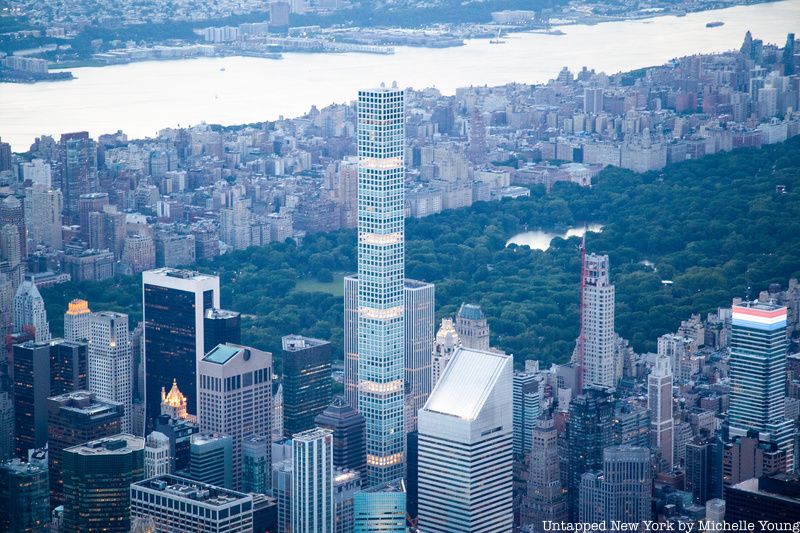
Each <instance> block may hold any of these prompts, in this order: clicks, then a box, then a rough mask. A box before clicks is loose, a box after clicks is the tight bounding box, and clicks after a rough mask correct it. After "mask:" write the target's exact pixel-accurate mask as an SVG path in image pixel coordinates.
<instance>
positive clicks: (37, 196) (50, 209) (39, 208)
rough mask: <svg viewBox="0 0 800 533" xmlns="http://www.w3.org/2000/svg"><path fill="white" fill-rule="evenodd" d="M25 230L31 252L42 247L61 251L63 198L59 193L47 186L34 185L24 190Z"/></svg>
mask: <svg viewBox="0 0 800 533" xmlns="http://www.w3.org/2000/svg"><path fill="white" fill-rule="evenodd" d="M24 205H25V228H26V230H27V232H28V240H29V243H30V246H29V247H28V248H30V249H31V250H35V249H36V246H38V245H44V246H48V247H50V248H52V249H53V250H61V248H62V246H63V240H62V234H61V231H62V224H61V212H62V210H63V198H62V195H61V191H60V190H58V189H52V188H51V187H50V186H49V185H43V184H34V185H33V186H32V187H28V188H27V189H25V203H24Z"/></svg>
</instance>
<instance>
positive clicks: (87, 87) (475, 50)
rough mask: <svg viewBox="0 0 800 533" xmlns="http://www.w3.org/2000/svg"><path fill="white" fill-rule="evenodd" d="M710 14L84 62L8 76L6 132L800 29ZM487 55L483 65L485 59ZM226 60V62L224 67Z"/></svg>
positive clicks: (635, 65) (643, 55) (297, 103)
mask: <svg viewBox="0 0 800 533" xmlns="http://www.w3.org/2000/svg"><path fill="white" fill-rule="evenodd" d="M711 17H712V15H709V14H708V13H695V14H689V15H687V16H685V17H675V16H671V17H659V18H656V19H651V20H650V21H623V22H610V23H606V24H598V25H573V26H570V27H568V28H564V29H565V33H566V35H561V36H551V35H544V34H540V33H530V32H528V33H519V34H513V35H508V36H503V40H504V41H506V42H505V43H504V44H491V43H490V42H489V39H473V40H467V41H465V44H464V46H459V47H454V48H442V49H422V48H411V47H397V48H396V49H395V53H394V54H392V55H368V54H355V53H344V54H299V53H286V54H284V57H285V60H282V61H268V60H264V59H260V58H243V57H224V58H223V57H207V58H206V57H203V58H197V59H192V60H184V61H148V62H142V63H131V64H125V65H112V66H108V67H104V68H79V69H74V70H72V72H73V73H74V74H75V77H76V78H75V79H74V80H71V81H67V82H62V83H57V84H55V83H54V84H33V85H24V86H23V85H15V84H0V101H2V102H3V104H4V105H0V136H2V138H3V141H4V142H10V143H11V144H12V147H13V148H14V150H22V151H24V150H26V149H27V148H28V147H29V146H30V144H31V143H32V142H33V141H34V139H35V138H36V137H37V136H40V135H42V134H52V135H60V134H61V133H65V132H71V131H88V132H89V133H90V134H91V135H93V136H97V135H101V134H104V133H108V132H114V131H117V130H119V129H122V130H123V131H125V132H126V133H127V134H128V135H129V136H130V137H131V138H144V137H148V136H152V135H154V134H156V132H157V131H158V130H160V129H162V128H165V127H175V126H178V125H181V126H188V125H191V124H199V123H201V122H204V121H205V122H208V123H212V124H249V123H253V122H261V121H265V120H275V119H277V118H278V117H279V116H281V115H283V116H285V117H291V116H300V115H303V114H304V113H307V112H308V110H309V109H310V108H311V107H312V106H317V108H322V107H325V106H327V105H330V104H333V103H337V102H338V103H344V102H349V101H351V100H352V99H353V98H354V95H356V94H357V92H358V90H360V89H364V88H365V87H373V86H376V85H378V84H379V83H380V82H381V81H385V82H387V83H391V82H392V81H395V80H396V81H397V82H398V85H400V86H402V87H417V88H422V87H435V88H436V89H438V90H439V91H440V92H441V93H442V94H445V95H448V94H454V93H455V92H456V90H457V89H458V88H459V87H468V86H483V85H488V86H500V85H505V84H508V83H520V84H539V83H546V82H547V80H549V79H552V78H554V77H556V76H557V75H558V73H559V71H561V69H562V68H563V67H564V66H567V67H569V68H570V70H572V72H573V73H577V72H580V71H581V69H582V67H583V66H587V67H590V68H592V69H594V70H595V71H596V72H605V73H608V74H613V73H616V72H631V71H636V70H637V69H641V68H643V67H648V66H652V65H658V64H664V63H667V62H669V61H671V60H673V59H674V58H676V57H683V56H689V55H693V54H698V53H701V54H714V53H720V52H725V51H729V50H733V49H738V48H739V47H740V46H741V43H742V39H743V37H744V34H745V32H746V31H748V30H749V31H751V32H752V34H753V36H754V37H755V38H758V39H761V40H763V42H764V43H775V44H778V45H782V44H783V43H784V42H785V41H786V34H787V32H791V31H797V23H796V21H797V20H800V0H787V1H784V2H775V3H765V4H760V5H755V6H746V7H736V8H730V9H727V10H721V11H717V12H715V13H714V15H713V18H714V19H718V20H724V21H725V25H724V26H723V27H720V28H714V29H708V28H706V27H705V24H706V23H707V22H708V20H709V19H710V18H711ZM476 65H479V66H480V67H479V68H476ZM223 69H224V70H223Z"/></svg>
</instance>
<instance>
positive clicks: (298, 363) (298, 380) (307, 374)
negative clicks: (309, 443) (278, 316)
mask: <svg viewBox="0 0 800 533" xmlns="http://www.w3.org/2000/svg"><path fill="white" fill-rule="evenodd" d="M281 342H282V345H283V434H284V436H285V437H291V436H292V435H294V434H295V433H300V432H301V431H306V430H309V429H312V428H313V427H314V417H315V416H317V415H318V414H320V413H321V412H322V411H323V410H324V409H325V408H326V407H327V406H328V405H329V404H330V403H331V398H332V394H333V393H332V389H331V343H329V342H327V341H322V340H319V339H312V338H310V337H303V336H302V335H286V336H285V337H283V338H282V339H281Z"/></svg>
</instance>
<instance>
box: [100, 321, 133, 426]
mask: <svg viewBox="0 0 800 533" xmlns="http://www.w3.org/2000/svg"><path fill="white" fill-rule="evenodd" d="M89 376H90V379H89V389H90V390H91V391H92V392H93V393H94V394H96V395H97V397H98V398H100V399H103V400H110V401H114V402H119V403H121V404H122V405H124V406H125V416H124V417H123V418H122V432H123V433H130V432H132V429H133V428H132V426H131V415H132V410H133V361H132V359H131V338H130V332H129V331H128V315H125V314H122V313H114V312H112V311H102V312H100V313H94V314H92V316H91V318H90V326H89Z"/></svg>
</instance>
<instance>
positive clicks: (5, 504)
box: [0, 459, 50, 532]
mask: <svg viewBox="0 0 800 533" xmlns="http://www.w3.org/2000/svg"><path fill="white" fill-rule="evenodd" d="M0 509H2V512H0V531H9V532H11V531H13V532H17V531H19V532H23V531H25V532H27V531H31V532H33V531H44V530H45V529H46V528H47V527H48V524H49V523H50V496H49V494H48V487H47V468H45V467H41V466H38V465H35V464H31V463H24V462H22V461H20V460H19V459H14V460H12V461H8V462H0Z"/></svg>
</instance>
